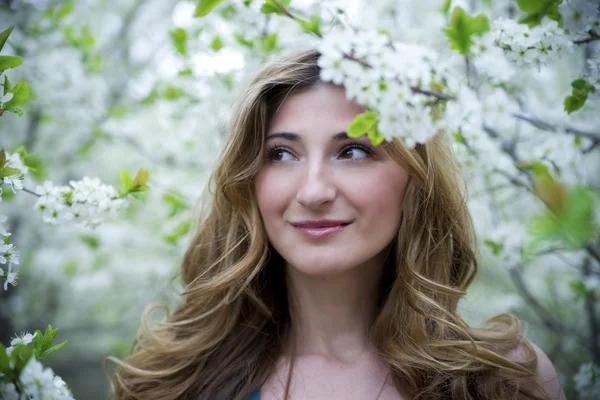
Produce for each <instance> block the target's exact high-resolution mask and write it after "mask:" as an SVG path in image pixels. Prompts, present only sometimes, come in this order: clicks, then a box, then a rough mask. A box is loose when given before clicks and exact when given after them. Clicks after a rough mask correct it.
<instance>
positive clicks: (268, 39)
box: [260, 33, 277, 53]
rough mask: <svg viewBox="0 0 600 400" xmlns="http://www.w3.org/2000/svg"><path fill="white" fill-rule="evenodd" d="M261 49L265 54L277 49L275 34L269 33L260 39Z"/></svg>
mask: <svg viewBox="0 0 600 400" xmlns="http://www.w3.org/2000/svg"><path fill="white" fill-rule="evenodd" d="M260 44H261V47H262V49H263V51H264V52H265V53H271V52H272V51H273V50H275V49H277V33H271V34H270V35H266V36H264V37H262V38H261V41H260Z"/></svg>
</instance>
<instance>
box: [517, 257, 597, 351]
mask: <svg viewBox="0 0 600 400" xmlns="http://www.w3.org/2000/svg"><path fill="white" fill-rule="evenodd" d="M509 274H510V277H511V279H512V281H513V283H514V284H515V286H516V287H517V290H518V291H519V293H520V294H521V296H522V297H523V298H524V299H525V301H526V302H527V304H529V306H530V307H531V309H532V310H533V312H534V313H535V314H536V315H537V316H538V318H539V319H540V320H541V321H542V323H543V324H544V325H545V326H546V327H547V328H549V329H551V330H553V331H555V332H558V333H563V334H569V335H572V336H573V337H576V338H578V339H579V340H582V341H585V338H583V337H581V335H580V334H579V333H578V332H577V331H575V330H572V329H571V328H570V327H568V326H566V325H564V324H563V323H562V322H561V321H560V320H557V319H555V318H554V316H553V315H552V314H551V313H550V312H549V311H548V310H547V309H546V308H545V307H544V306H543V305H542V304H541V303H540V302H539V301H538V300H537V299H536V298H535V296H534V295H533V294H532V293H531V291H530V290H529V288H528V287H527V285H526V284H525V281H524V280H523V276H522V275H521V271H520V266H519V267H515V268H511V269H510V270H509Z"/></svg>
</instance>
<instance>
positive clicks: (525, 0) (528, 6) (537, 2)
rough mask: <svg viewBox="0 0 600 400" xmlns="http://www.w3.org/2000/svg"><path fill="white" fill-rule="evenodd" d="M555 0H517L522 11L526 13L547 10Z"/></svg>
mask: <svg viewBox="0 0 600 400" xmlns="http://www.w3.org/2000/svg"><path fill="white" fill-rule="evenodd" d="M553 2H554V0H517V5H518V6H519V8H520V9H521V11H523V12H526V13H540V12H542V11H545V10H546V9H547V8H548V7H549V6H550V4H552V3H553Z"/></svg>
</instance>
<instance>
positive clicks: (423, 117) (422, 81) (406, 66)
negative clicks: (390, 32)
mask: <svg viewBox="0 0 600 400" xmlns="http://www.w3.org/2000/svg"><path fill="white" fill-rule="evenodd" d="M318 50H319V52H320V53H321V56H320V57H319V60H318V65H319V67H320V68H321V73H320V77H321V79H323V80H324V81H327V82H333V83H334V84H337V85H344V87H345V89H346V96H347V98H348V99H353V100H355V101H356V102H357V103H359V104H361V105H364V106H366V107H367V108H369V109H372V110H376V111H377V113H378V125H377V131H378V132H379V133H381V134H382V135H383V136H384V137H385V139H387V140H391V139H392V138H393V137H401V138H402V139H403V140H404V141H405V143H406V144H407V145H408V146H409V147H414V146H415V145H416V144H417V143H425V142H427V141H428V140H429V139H431V138H432V137H433V136H435V134H436V133H437V132H438V131H439V129H443V128H444V126H442V125H440V122H439V121H440V117H439V115H435V113H434V112H432V106H433V105H434V104H435V100H436V99H435V98H434V97H433V96H427V95H424V94H422V93H419V92H418V90H415V89H423V90H432V86H434V85H442V86H443V85H444V84H443V82H444V81H448V80H449V78H448V77H447V76H445V75H444V71H443V70H442V69H441V68H440V67H439V65H440V64H439V62H438V61H439V60H438V55H437V53H436V52H435V51H434V50H432V49H429V48H427V47H424V46H420V45H415V44H408V43H392V42H391V41H390V39H389V37H387V36H386V35H384V34H381V33H378V32H374V31H365V32H357V31H354V30H351V29H346V30H340V31H333V32H331V33H329V34H327V35H325V36H324V37H323V40H322V42H321V43H320V45H319V47H318Z"/></svg>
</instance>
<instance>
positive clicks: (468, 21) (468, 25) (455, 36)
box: [444, 7, 490, 54]
mask: <svg viewBox="0 0 600 400" xmlns="http://www.w3.org/2000/svg"><path fill="white" fill-rule="evenodd" d="M489 30H490V21H489V19H488V17H486V16H485V15H484V14H479V15H476V16H475V17H471V16H470V15H469V14H467V12H466V11H465V10H463V9H462V8H461V7H455V8H454V11H452V16H451V17H450V25H449V27H448V28H446V29H444V33H445V34H446V36H447V37H448V42H449V43H450V48H452V49H453V50H457V51H458V52H459V53H460V54H468V53H469V50H470V49H471V46H472V45H473V36H476V35H477V36H480V35H483V34H484V33H486V32H488V31H489Z"/></svg>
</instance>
